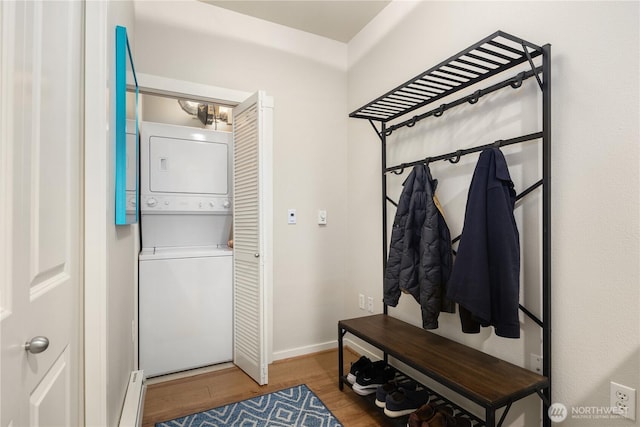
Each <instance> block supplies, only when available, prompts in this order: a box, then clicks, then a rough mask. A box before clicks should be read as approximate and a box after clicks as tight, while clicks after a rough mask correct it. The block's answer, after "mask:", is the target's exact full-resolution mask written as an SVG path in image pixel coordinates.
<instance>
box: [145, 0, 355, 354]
mask: <svg viewBox="0 0 640 427" xmlns="http://www.w3.org/2000/svg"><path fill="white" fill-rule="evenodd" d="M135 14H136V47H135V62H136V69H137V70H138V71H139V72H140V73H146V74H152V75H159V76H162V77H168V78H173V79H177V80H183V81H190V82H194V83H200V84H207V85H211V86H217V87H225V88H230V89H236V90H242V91H247V92H254V91H256V90H258V89H261V90H265V91H266V92H267V94H268V95H270V96H273V98H274V101H275V109H274V153H273V156H274V161H273V164H274V172H273V186H274V256H273V259H274V276H273V281H274V282H273V299H274V313H273V323H274V327H273V329H274V342H273V349H274V358H275V359H279V358H284V357H289V356H293V355H296V354H301V353H306V352H309V351H314V350H318V349H322V348H325V347H327V346H332V345H335V343H334V342H335V340H336V336H335V334H336V333H335V329H336V324H337V321H338V320H339V318H340V317H341V316H342V313H343V294H342V289H343V287H344V284H345V279H346V248H345V245H344V242H345V239H346V218H347V210H346V205H347V188H346V169H347V168H346V161H347V154H346V148H347V144H346V123H347V118H346V117H347V114H346V105H347V101H346V94H347V89H346V58H347V57H346V45H345V44H342V43H338V42H333V41H330V40H328V39H324V38H321V37H317V36H313V35H310V34H307V33H303V32H300V31H297V30H292V29H289V28H285V27H282V26H280V25H276V24H271V23H267V22H265V21H261V20H258V19H254V18H249V17H246V16H243V15H239V14H237V13H234V12H231V11H227V10H224V9H220V8H217V7H212V6H210V5H206V4H203V3H200V2H196V1H182V2H171V1H169V2H166V1H163V2H154V1H140V2H135ZM288 208H296V209H297V214H298V224H297V225H287V209H288ZM320 208H324V209H326V210H327V212H328V225H326V226H319V225H317V210H318V209H320Z"/></svg>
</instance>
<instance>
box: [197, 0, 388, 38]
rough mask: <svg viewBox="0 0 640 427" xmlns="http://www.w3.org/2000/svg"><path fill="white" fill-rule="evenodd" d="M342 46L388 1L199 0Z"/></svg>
mask: <svg viewBox="0 0 640 427" xmlns="http://www.w3.org/2000/svg"><path fill="white" fill-rule="evenodd" d="M201 1H202V2H204V3H208V4H211V5H214V6H219V7H222V8H225V9H229V10H233V11H235V12H239V13H242V14H244V15H249V16H253V17H256V18H260V19H264V20H266V21H270V22H275V23H277V24H281V25H285V26H287V27H291V28H295V29H298V30H302V31H306V32H309V33H313V34H317V35H320V36H323V37H327V38H330V39H333V40H337V41H340V42H343V43H346V42H348V41H349V40H351V39H352V38H353V36H355V35H356V34H358V32H359V31H360V30H361V29H362V28H363V27H364V26H365V25H367V24H368V23H369V21H371V20H372V19H373V18H374V17H375V16H376V15H377V14H378V13H379V12H380V11H381V10H382V9H384V8H385V7H386V6H387V5H388V4H389V3H391V1H390V0H324V1H317V0H280V1H271V0H259V1H252V0H246V1H245V0H201Z"/></svg>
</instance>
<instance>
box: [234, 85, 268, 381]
mask: <svg viewBox="0 0 640 427" xmlns="http://www.w3.org/2000/svg"><path fill="white" fill-rule="evenodd" d="M272 120H273V100H272V98H270V97H267V96H266V95H265V94H264V92H258V93H256V94H254V95H253V96H251V97H250V98H249V99H247V100H246V101H244V102H243V103H242V104H240V105H238V106H237V107H235V108H234V110H233V136H234V165H233V178H234V180H233V191H234V203H233V204H234V209H233V250H234V263H233V273H234V363H235V364H236V365H237V366H239V367H240V368H241V369H242V370H244V371H245V372H246V373H247V374H248V375H249V376H251V378H253V379H254V380H255V381H256V382H257V383H258V384H260V385H262V384H266V383H267V382H268V378H269V377H268V363H269V360H268V359H269V355H270V349H269V345H268V342H269V340H268V334H269V330H270V328H269V322H270V319H269V310H267V307H268V304H269V301H270V292H271V275H272V273H271V271H270V270H269V268H270V267H269V266H270V265H271V261H270V259H271V236H270V235H268V233H269V231H268V230H271V226H270V224H271V220H272V208H271V199H272V196H271V158H270V157H269V156H270V153H271V144H272V129H271V127H272Z"/></svg>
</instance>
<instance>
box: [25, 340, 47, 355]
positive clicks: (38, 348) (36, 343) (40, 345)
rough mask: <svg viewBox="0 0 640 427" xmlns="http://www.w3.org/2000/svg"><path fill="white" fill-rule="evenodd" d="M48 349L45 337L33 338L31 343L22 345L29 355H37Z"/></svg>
mask: <svg viewBox="0 0 640 427" xmlns="http://www.w3.org/2000/svg"><path fill="white" fill-rule="evenodd" d="M47 348H49V339H48V338H47V337H34V338H31V341H27V342H26V343H24V349H25V350H27V351H28V352H29V353H31V354H38V353H42V352H43V351H45V350H46V349H47Z"/></svg>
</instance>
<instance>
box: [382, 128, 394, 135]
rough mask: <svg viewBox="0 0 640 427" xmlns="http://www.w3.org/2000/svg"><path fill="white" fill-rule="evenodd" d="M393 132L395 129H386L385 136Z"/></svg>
mask: <svg viewBox="0 0 640 427" xmlns="http://www.w3.org/2000/svg"><path fill="white" fill-rule="evenodd" d="M392 133H393V129H387V130H385V131H384V136H389V135H391V134H392Z"/></svg>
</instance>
